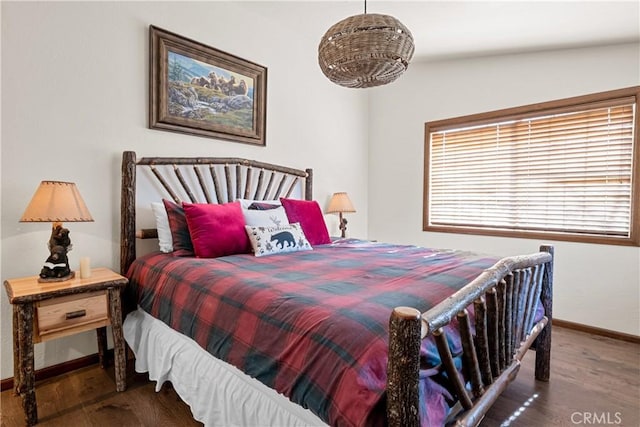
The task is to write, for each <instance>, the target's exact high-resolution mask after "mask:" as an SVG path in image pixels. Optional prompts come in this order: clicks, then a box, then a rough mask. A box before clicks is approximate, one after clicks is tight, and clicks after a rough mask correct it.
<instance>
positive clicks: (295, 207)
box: [280, 198, 331, 246]
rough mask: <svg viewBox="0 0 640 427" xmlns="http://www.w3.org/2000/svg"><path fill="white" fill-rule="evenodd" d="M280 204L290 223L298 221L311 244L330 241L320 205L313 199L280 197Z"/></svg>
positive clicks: (322, 243) (323, 243)
mask: <svg viewBox="0 0 640 427" xmlns="http://www.w3.org/2000/svg"><path fill="white" fill-rule="evenodd" d="M280 201H281V202H282V206H284V210H285V212H286V213H287V218H289V222H290V223H291V224H293V223H296V222H299V223H300V226H301V227H302V231H303V232H304V235H305V236H306V238H307V240H308V241H309V243H311V246H314V245H325V244H327V243H331V238H330V237H329V231H327V224H325V222H324V217H323V216H322V211H321V210H320V205H319V204H318V202H316V201H315V200H296V199H283V198H281V199H280Z"/></svg>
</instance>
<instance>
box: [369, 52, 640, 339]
mask: <svg viewBox="0 0 640 427" xmlns="http://www.w3.org/2000/svg"><path fill="white" fill-rule="evenodd" d="M639 84H640V45H639V44H624V45H616V46H603V47H597V48H588V49H572V50H561V51H551V52H540V53H530V54H521V55H506V56H494V57H485V58H473V59H461V60H450V61H442V62H430V63H429V62H428V63H421V64H412V65H411V66H410V67H409V69H408V71H407V73H406V74H405V75H404V76H402V77H401V78H400V79H399V80H398V81H397V82H395V83H394V84H392V85H388V86H384V87H380V88H376V89H374V90H372V91H371V92H370V97H371V98H370V113H369V114H370V120H369V188H370V192H369V238H371V239H379V240H382V241H394V242H402V243H412V244H420V245H425V246H431V247H441V248H460V249H469V250H477V251H484V252H488V253H494V254H498V255H504V256H507V255H514V254H518V253H528V252H535V251H537V248H538V246H539V244H540V243H541V242H540V241H536V240H527V239H509V238H494V237H486V236H470V235H456V234H448V233H431V232H428V233H427V232H422V231H421V230H422V191H423V185H422V183H423V172H424V171H423V163H424V123H425V122H427V121H431V120H437V119H444V118H449V117H457V116H462V115H467V114H473V113H480V112H485V111H492V110H497V109H501V108H508V107H515V106H520V105H526V104H531V103H536V102H542V101H550V100H555V99H561V98H567V97H571V96H578V95H586V94H589V93H595V92H602V91H607V90H611V89H619V88H624V87H629V86H635V85H639ZM552 243H553V244H554V245H555V247H556V263H555V266H556V268H555V283H554V286H555V288H554V316H555V317H556V318H558V319H563V320H569V321H573V322H578V323H583V324H586V325H592V326H597V327H600V328H606V329H611V330H615V331H620V332H625V333H630V334H634V335H639V334H640V317H639V316H640V314H639V313H640V296H639V290H640V248H638V247H622V246H608V245H594V244H579V243H568V242H552ZM603 263H606V264H607V266H606V268H605V267H604V266H602V267H598V266H599V265H602V264H603Z"/></svg>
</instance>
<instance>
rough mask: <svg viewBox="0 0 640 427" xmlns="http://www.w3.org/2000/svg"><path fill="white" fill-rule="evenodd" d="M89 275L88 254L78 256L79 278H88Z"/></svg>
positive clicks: (89, 260) (89, 261) (89, 259)
mask: <svg viewBox="0 0 640 427" xmlns="http://www.w3.org/2000/svg"><path fill="white" fill-rule="evenodd" d="M89 277H91V258H89V257H88V256H85V257H82V258H80V278H81V279H88V278H89Z"/></svg>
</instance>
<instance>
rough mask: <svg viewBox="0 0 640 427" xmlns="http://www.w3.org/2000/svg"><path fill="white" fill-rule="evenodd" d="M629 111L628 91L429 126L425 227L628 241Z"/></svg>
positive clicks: (632, 109) (631, 106)
mask: <svg viewBox="0 0 640 427" xmlns="http://www.w3.org/2000/svg"><path fill="white" fill-rule="evenodd" d="M635 114H636V104H635V97H627V98H622V99H615V100H610V101H606V102H597V103H593V104H588V105H582V106H580V107H579V108H577V109H576V108H571V109H566V108H565V109H564V110H550V111H542V112H540V111H538V112H536V113H535V114H533V115H529V116H522V115H520V116H518V117H505V118H504V119H502V120H499V121H494V122H492V123H482V124H476V125H474V124H472V123H470V124H468V125H465V124H463V125H457V126H456V127H454V128H447V129H437V128H434V129H431V130H430V135H429V140H428V141H429V146H428V147H427V148H428V150H429V162H428V168H429V174H428V196H427V197H428V223H429V225H435V226H438V225H440V226H454V227H456V226H457V227H474V228H485V229H509V230H523V231H524V230H529V231H541V232H560V233H570V234H592V235H601V236H621V237H630V233H631V217H632V216H631V215H632V202H633V197H632V196H633V192H632V173H633V169H632V168H633V156H634V154H633V150H634V146H633V144H634V135H633V132H634V118H635ZM636 167H637V166H636Z"/></svg>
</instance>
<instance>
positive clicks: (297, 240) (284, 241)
mask: <svg viewBox="0 0 640 427" xmlns="http://www.w3.org/2000/svg"><path fill="white" fill-rule="evenodd" d="M244 228H245V229H246V230H247V235H248V236H249V240H251V247H252V248H253V253H254V254H255V255H256V256H264V255H273V254H279V253H285V252H297V251H310V250H312V249H313V248H312V247H311V245H310V244H309V241H308V240H307V238H306V237H305V235H304V232H303V231H302V227H300V224H299V223H297V222H296V223H294V224H289V225H285V226H284V227H251V226H250V225H245V227H244Z"/></svg>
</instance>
